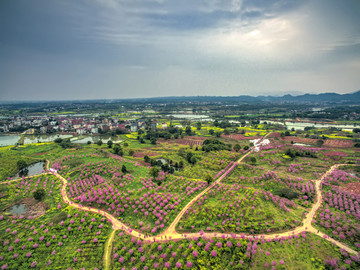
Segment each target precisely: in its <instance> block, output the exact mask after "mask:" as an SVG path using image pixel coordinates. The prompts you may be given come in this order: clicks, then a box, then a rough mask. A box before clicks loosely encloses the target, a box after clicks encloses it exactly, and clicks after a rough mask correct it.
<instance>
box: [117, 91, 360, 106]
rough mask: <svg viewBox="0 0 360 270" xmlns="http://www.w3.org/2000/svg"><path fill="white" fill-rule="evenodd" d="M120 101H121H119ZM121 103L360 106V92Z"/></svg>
mask: <svg viewBox="0 0 360 270" xmlns="http://www.w3.org/2000/svg"><path fill="white" fill-rule="evenodd" d="M118 101H120V100H118ZM121 101H134V102H153V103H162V102H164V103H166V102H174V103H180V102H225V103H227V102H229V103H234V102H239V103H260V102H261V103H263V102H270V103H314V104H326V103H330V104H333V103H336V104H360V90H359V91H357V92H355V93H351V94H337V93H323V94H304V95H299V96H292V95H290V94H287V95H284V96H280V97H277V96H257V97H254V96H250V95H241V96H184V97H155V98H140V99H131V100H129V99H128V100H121Z"/></svg>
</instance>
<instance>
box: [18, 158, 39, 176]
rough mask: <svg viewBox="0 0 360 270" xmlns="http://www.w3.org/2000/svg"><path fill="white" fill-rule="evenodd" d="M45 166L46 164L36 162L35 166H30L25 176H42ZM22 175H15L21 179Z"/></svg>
mask: <svg viewBox="0 0 360 270" xmlns="http://www.w3.org/2000/svg"><path fill="white" fill-rule="evenodd" d="M44 165H45V162H36V163H34V164H31V165H29V166H27V167H26V169H27V174H25V175H24V176H30V175H35V174H40V173H41V172H42V170H44ZM21 176H22V175H21V173H20V172H19V173H17V174H16V175H15V178H17V177H21Z"/></svg>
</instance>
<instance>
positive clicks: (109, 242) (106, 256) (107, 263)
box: [104, 230, 117, 270]
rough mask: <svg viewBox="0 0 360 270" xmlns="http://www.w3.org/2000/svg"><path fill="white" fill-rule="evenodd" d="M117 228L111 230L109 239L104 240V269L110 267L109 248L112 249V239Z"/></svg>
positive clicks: (106, 269)
mask: <svg viewBox="0 0 360 270" xmlns="http://www.w3.org/2000/svg"><path fill="white" fill-rule="evenodd" d="M116 231H117V230H113V231H112V232H111V234H110V236H109V239H108V240H107V241H106V244H105V252H104V265H105V270H109V269H110V265H111V250H112V242H113V241H114V236H115V233H116Z"/></svg>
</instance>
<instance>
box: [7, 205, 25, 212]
mask: <svg viewBox="0 0 360 270" xmlns="http://www.w3.org/2000/svg"><path fill="white" fill-rule="evenodd" d="M8 211H9V213H11V214H14V215H21V214H23V213H24V212H25V211H26V209H25V205H24V204H22V203H21V204H15V205H14V206H12V207H10V209H9V210H8Z"/></svg>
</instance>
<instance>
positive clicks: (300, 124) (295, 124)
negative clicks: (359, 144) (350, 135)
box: [260, 120, 356, 131]
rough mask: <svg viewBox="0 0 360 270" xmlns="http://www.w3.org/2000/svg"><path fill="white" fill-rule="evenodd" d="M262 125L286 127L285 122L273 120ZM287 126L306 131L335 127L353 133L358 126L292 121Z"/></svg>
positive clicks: (286, 122)
mask: <svg viewBox="0 0 360 270" xmlns="http://www.w3.org/2000/svg"><path fill="white" fill-rule="evenodd" d="M260 122H261V123H264V122H268V123H271V124H278V125H284V122H279V121H271V120H264V121H260ZM285 126H286V127H287V128H288V129H292V128H293V129H295V130H304V128H305V127H315V128H320V129H321V128H330V127H335V128H341V129H342V130H348V131H352V130H353V129H354V128H356V126H354V125H335V124H330V123H329V124H320V123H319V124H318V123H303V122H291V121H285Z"/></svg>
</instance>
